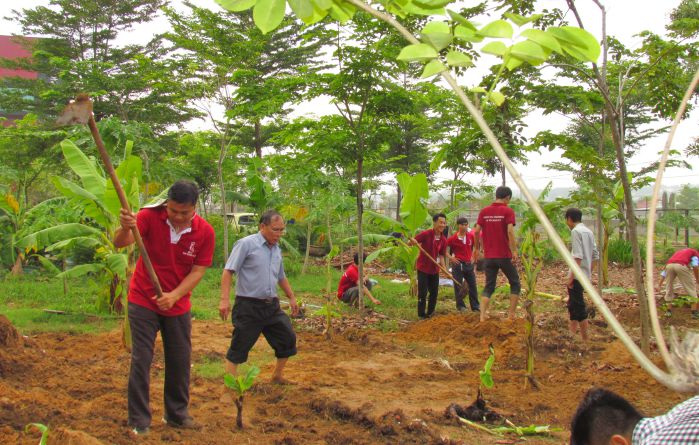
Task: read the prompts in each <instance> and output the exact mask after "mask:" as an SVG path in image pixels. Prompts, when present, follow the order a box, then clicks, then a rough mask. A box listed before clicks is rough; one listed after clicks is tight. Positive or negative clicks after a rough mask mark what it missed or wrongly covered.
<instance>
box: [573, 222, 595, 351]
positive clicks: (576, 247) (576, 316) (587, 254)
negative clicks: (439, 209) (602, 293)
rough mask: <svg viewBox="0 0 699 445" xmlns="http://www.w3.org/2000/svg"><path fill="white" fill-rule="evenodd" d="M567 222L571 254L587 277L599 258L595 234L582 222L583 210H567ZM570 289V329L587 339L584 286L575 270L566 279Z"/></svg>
mask: <svg viewBox="0 0 699 445" xmlns="http://www.w3.org/2000/svg"><path fill="white" fill-rule="evenodd" d="M565 218H566V224H567V225H568V228H569V229H570V241H571V252H570V253H571V255H572V256H573V258H574V259H575V262H576V263H578V265H579V266H580V268H581V269H582V270H583V272H585V275H587V278H590V276H591V275H592V261H593V260H594V261H597V260H599V252H598V251H597V245H596V244H595V236H594V235H593V234H592V231H591V230H590V229H588V228H587V227H585V224H583V223H582V211H580V209H576V208H570V209H568V210H566V214H565ZM566 287H567V289H568V314H569V315H570V331H571V332H572V333H573V334H575V333H577V332H578V330H579V331H580V336H581V337H582V339H583V340H584V341H587V326H588V322H587V307H586V306H585V299H584V298H583V287H582V285H581V284H580V282H579V281H578V280H576V279H575V276H574V275H573V271H572V270H571V271H569V272H568V279H567V281H566Z"/></svg>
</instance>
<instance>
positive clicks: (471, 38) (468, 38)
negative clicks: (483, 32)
mask: <svg viewBox="0 0 699 445" xmlns="http://www.w3.org/2000/svg"><path fill="white" fill-rule="evenodd" d="M471 28H473V26H470V27H469V26H465V25H458V26H457V27H456V28H454V37H456V38H457V39H460V40H463V41H464V42H471V43H478V42H482V41H483V37H482V36H480V35H478V34H476V31H475V30H473V29H471Z"/></svg>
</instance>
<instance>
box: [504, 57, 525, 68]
mask: <svg viewBox="0 0 699 445" xmlns="http://www.w3.org/2000/svg"><path fill="white" fill-rule="evenodd" d="M523 63H524V60H522V59H520V58H518V57H512V56H510V57H508V58H507V62H506V63H505V68H507V69H508V70H510V71H512V70H514V69H515V68H517V67H518V66H520V65H521V64H523Z"/></svg>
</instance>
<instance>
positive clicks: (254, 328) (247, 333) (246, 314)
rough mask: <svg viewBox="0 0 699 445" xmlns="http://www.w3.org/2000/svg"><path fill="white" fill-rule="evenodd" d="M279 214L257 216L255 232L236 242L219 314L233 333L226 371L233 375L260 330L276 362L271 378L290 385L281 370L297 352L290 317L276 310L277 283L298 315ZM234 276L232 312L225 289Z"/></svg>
mask: <svg viewBox="0 0 699 445" xmlns="http://www.w3.org/2000/svg"><path fill="white" fill-rule="evenodd" d="M285 227H286V226H285V224H284V218H283V217H282V215H281V214H279V212H277V211H276V210H267V211H266V212H265V213H264V214H262V217H261V218H260V226H259V229H260V231H259V232H258V233H256V234H254V235H249V236H246V237H245V238H243V239H240V240H238V242H236V243H235V245H234V246H233V250H232V251H231V255H230V257H229V258H228V261H227V262H226V266H225V267H224V270H223V275H222V276H221V303H220V305H219V315H220V316H221V319H223V320H226V319H227V318H228V314H229V313H230V314H231V320H232V322H233V327H234V329H233V337H232V339H231V345H230V347H229V348H228V353H227V354H226V372H228V373H230V374H233V375H236V371H237V367H238V365H239V364H241V363H245V362H246V361H247V359H248V353H249V352H250V349H252V347H253V346H254V345H255V343H256V342H257V339H258V338H260V334H263V335H264V336H265V338H266V339H267V342H268V343H269V345H270V346H271V347H272V349H274V355H275V357H276V358H277V364H276V367H275V368H274V374H273V376H272V381H273V382H275V383H281V384H283V383H289V382H288V381H287V380H286V379H284V377H283V375H282V373H283V371H284V366H285V365H286V362H287V360H288V359H289V357H291V356H293V355H295V354H296V334H295V333H294V330H293V328H292V326H291V320H290V319H289V317H288V316H287V315H286V313H284V311H282V310H281V308H280V306H279V298H278V297H277V285H279V287H281V288H282V290H283V291H284V293H285V294H286V296H287V298H289V305H290V306H291V312H292V314H293V315H295V314H297V313H298V310H299V308H298V305H297V304H296V297H294V291H293V290H291V285H290V284H289V280H287V279H286V275H285V274H284V262H283V260H282V252H281V249H280V248H279V239H280V238H281V237H282V234H283V233H284V228H285ZM233 274H236V275H237V277H238V278H237V281H236V284H235V304H234V305H233V310H232V311H231V303H230V296H229V294H230V290H231V281H232V277H233Z"/></svg>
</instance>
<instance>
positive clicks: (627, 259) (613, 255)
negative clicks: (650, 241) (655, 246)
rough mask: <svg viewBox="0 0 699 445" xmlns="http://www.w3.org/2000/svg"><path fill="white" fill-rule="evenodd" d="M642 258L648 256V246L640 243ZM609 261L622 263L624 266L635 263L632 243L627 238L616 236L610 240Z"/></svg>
mask: <svg viewBox="0 0 699 445" xmlns="http://www.w3.org/2000/svg"><path fill="white" fill-rule="evenodd" d="M640 248H641V258H645V256H646V246H645V245H644V244H641V245H640ZM609 261H610V262H613V263H617V264H620V265H622V266H630V265H632V264H633V255H632V254H631V243H630V242H629V241H626V240H625V239H618V238H615V239H613V240H610V241H609Z"/></svg>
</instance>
